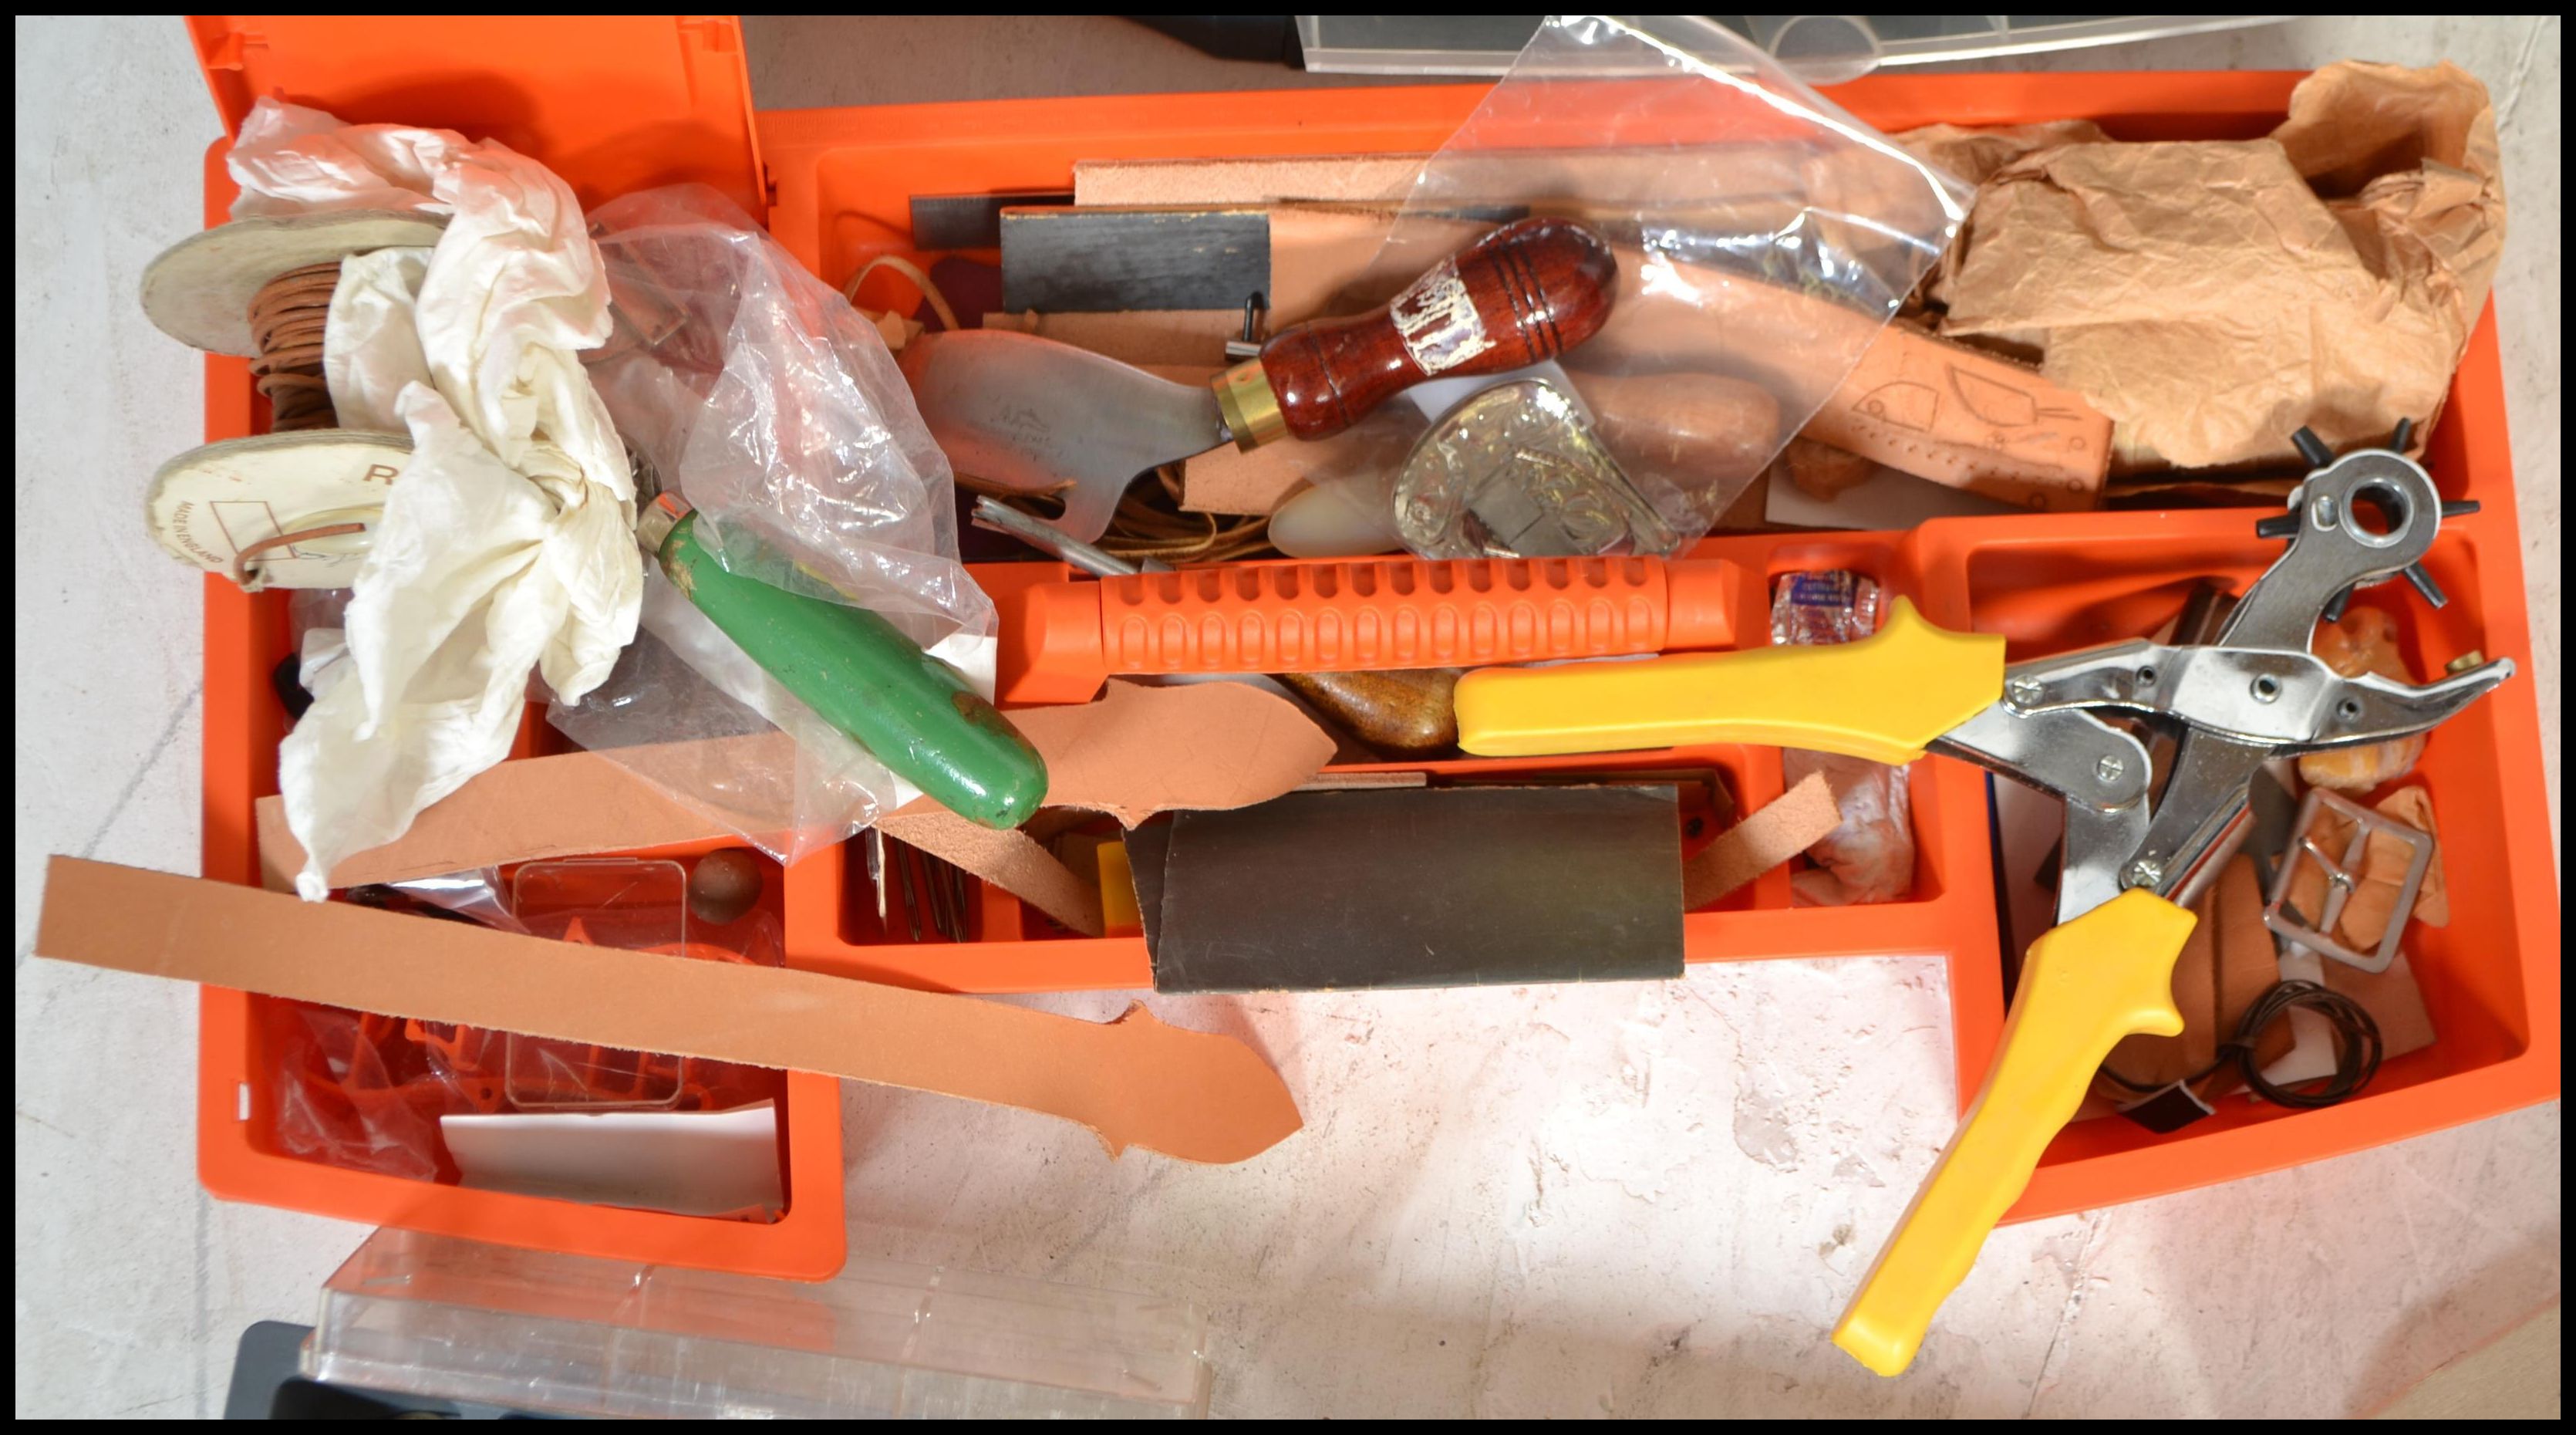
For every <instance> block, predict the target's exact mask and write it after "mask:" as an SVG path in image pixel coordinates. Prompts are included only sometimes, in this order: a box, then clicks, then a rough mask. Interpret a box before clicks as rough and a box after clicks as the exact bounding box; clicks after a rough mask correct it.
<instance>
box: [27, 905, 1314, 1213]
mask: <svg viewBox="0 0 2576 1435" xmlns="http://www.w3.org/2000/svg"><path fill="white" fill-rule="evenodd" d="M35 951H36V955H38V956H42V957H49V958H52V959H54V960H57V961H68V962H80V963H84V964H86V965H89V966H94V967H109V968H113V969H116V970H118V971H128V972H140V973H143V974H144V975H147V976H159V977H171V978H175V979H177V980H180V981H192V982H203V983H205V984H207V985H209V986H221V987H231V988H234V989H236V990H239V991H249V992H259V993H263V994H266V995H269V996H280V997H292V998H295V999H297V1000H300V1001H311V1002H321V1003H324V1004H326V1005H330V1006H341V1007H350V1008H354V1009H356V1010H359V1011H370V1012H381V1013H384V1014H386V1015H389V1016H406V1017H418V1018H421V1019H422V1020H425V1021H445V1022H459V1023H463V1024H466V1025H470V1026H479V1027H488V1028H491V1029H493V1030H498V1031H518V1032H527V1033H530V1034H532V1035H536V1036H550V1037H558V1038H562V1039H564V1040H569V1041H584V1042H597V1043H599V1044H601V1045H603V1046H612V1047H620V1048H625V1049H629V1050H635V1051H667V1052H675V1053H678V1054H680V1055H684V1056H699V1057H707V1058H711V1059H713V1060H717V1061H736V1062H744V1063H748V1064H750V1065H754V1066H766V1067H775V1068H781V1069H786V1070H794V1071H819V1072H823V1073H825V1074H827V1075H832V1076H841V1077H847V1078H849V1079H851V1080H854V1081H871V1082H876V1083H879V1084H882V1085H887V1086H901V1087H907V1088H910V1089H912V1090H915V1091H933V1092H939V1093H941V1094H943V1095H948V1096H962V1097H965V1098H967V1099H968V1100H971V1101H984V1102H990V1103H993V1104H995V1105H999V1106H1014V1107H1019V1108H1021V1109H1023V1110H1028V1111H1038V1112H1044V1113H1046V1114H1048V1115H1051V1116H1061V1117H1064V1118H1065V1119H1067V1120H1070V1121H1078V1122H1080V1123H1082V1124H1083V1125H1085V1126H1088V1127H1090V1128H1091V1129H1092V1130H1093V1131H1095V1132H1097V1133H1099V1136H1100V1139H1101V1142H1102V1143H1103V1144H1104V1145H1106V1146H1107V1147H1108V1148H1109V1150H1110V1151H1111V1152H1112V1153H1116V1152H1118V1151H1121V1150H1123V1149H1125V1148H1126V1147H1129V1146H1142V1147H1145V1148H1147V1149H1148V1150H1153V1151H1160V1152H1162V1153H1164V1154H1165V1155H1169V1156H1178V1157H1181V1158H1183V1159H1184V1160H1190V1161H1208V1162H1228V1161H1241V1160H1245V1159H1247V1158H1249V1157H1252V1156H1255V1155H1258V1154H1260V1153H1261V1152H1263V1151H1265V1150H1268V1149H1269V1148H1270V1147H1272V1146H1274V1145H1276V1144H1278V1143H1279V1142H1280V1141H1282V1140H1284V1139H1285V1138H1286V1137H1287V1136H1288V1135H1289V1134H1290V1133H1291V1132H1293V1131H1295V1130H1296V1129H1297V1127H1298V1124H1299V1122H1298V1116H1297V1107H1296V1103H1295V1102H1294V1101H1293V1100H1292V1099H1291V1098H1290V1097H1289V1094H1288V1088H1287V1086H1286V1085H1285V1084H1284V1083H1282V1082H1281V1081H1280V1079H1279V1074H1278V1073H1277V1072H1275V1071H1272V1070H1271V1069H1270V1067H1269V1066H1268V1065H1266V1064H1265V1063H1264V1062H1263V1061H1262V1059H1261V1058H1260V1057H1259V1056H1258V1055H1257V1054H1255V1053H1254V1052H1253V1050H1252V1048H1250V1047H1248V1046H1246V1045H1244V1044H1243V1043H1242V1042H1240V1041H1237V1040H1236V1039H1234V1038H1233V1037H1229V1036H1219V1035H1212V1034H1208V1033H1204V1032H1194V1031H1184V1030H1181V1029H1179V1028H1177V1027H1169V1026H1165V1025H1163V1024H1162V1023H1161V1022H1159V1021H1156V1020H1155V1019H1154V1017H1153V1014H1152V1013H1150V1012H1148V1011H1146V1010H1145V1009H1144V1008H1143V1007H1141V1006H1137V1007H1130V1008H1129V1009H1128V1011H1127V1014H1126V1015H1125V1016H1123V1017H1121V1018H1119V1019H1118V1020H1117V1021H1115V1022H1109V1023H1096V1022H1087V1021H1077V1020H1075V1019H1073V1018H1070V1017H1061V1016H1056V1015H1053V1014H1051V1013H1047V1012H1040V1011H1032V1010H1029V1009H1028V1008H1025V1007H1017V1006H1010V1005H1006V1004H1003V1003H1000V1002H989V1001H980V1000H977V999H975V998H972V997H961V996H951V995H945V994H941V993H936V992H916V991H907V990H904V989H902V988H899V987H887V986H878V985H876V984H874V983H872V982H860V981H851V980H848V979H846V978H842V977H828V976H823V975H820V974H818V973H814V972H800V971H794V970H791V969H789V968H785V967H760V966H751V965H748V964H744V963H739V962H707V961H697V960H693V959H691V958H687V957H676V956H661V955H657V954H655V953H651V952H629V951H620V950H617V949H615V948H609V947H593V946H584V945H581V944H578V943H571V942H550V941H545V940H543V939H541V938H537V937H522V936H517V935H513V934H511V933H507V932H496V931H491V930H487V929H485V928H482V927H477V926H472V925H469V924H466V923H461V922H432V921H425V920H423V919H421V918H418V917H412V916H405V915H402V914H399V913H394V912H383V911H375V910H372V909H369V908H365V907H358V906H353V905H351V904H349V903H345V902H319V903H307V902H302V901H298V900H296V899H295V898H293V897H291V896H287V895H284V894H281V893H274V892H263V891H259V890H257V889H254V888H250V887H236V886H233V885H232V884H230V883H225V882H210V881H204V880H201V879H198V878H193V877H176V876H171V875H169V874H168V873H162V872H144V871H139V870H137V869H135V868H131V867H118V866H113V865H111V864H109V863H105V862H89V861H84V860H82V859H80V858H76V857H56V858H54V859H52V862H51V863H50V865H49V866H48V868H47V870H46V881H45V898H44V909H43V912H42V914H41V916H40V918H39V919H38V924H37V929H36V944H35Z"/></svg>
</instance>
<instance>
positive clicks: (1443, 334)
mask: <svg viewBox="0 0 2576 1435" xmlns="http://www.w3.org/2000/svg"><path fill="white" fill-rule="evenodd" d="M1618 275H1619V262H1618V259H1617V258H1616V257H1615V256H1614V255H1612V253H1611V252H1610V246H1609V244H1608V243H1607V242H1605V241H1604V240H1603V239H1602V238H1601V236H1599V235H1597V234H1595V233H1593V232H1592V231H1591V230H1588V229H1585V228H1584V227H1583V226H1581V225H1579V224H1575V223H1573V222H1571V221H1569V220H1563V219H1524V220H1521V221H1519V222H1517V223H1514V224H1506V225H1504V226H1503V227H1502V228H1500V229H1497V230H1495V231H1494V232H1493V233H1491V234H1488V235H1486V236H1485V237H1484V238H1482V239H1479V240H1477V241H1476V242H1475V243H1473V244H1471V245H1469V246H1467V247H1466V248H1465V249H1462V250H1460V251H1458V252H1457V253H1456V254H1454V255H1451V256H1450V257H1449V258H1447V259H1443V260H1441V261H1440V262H1439V263H1438V264H1436V265H1433V266H1432V268H1431V269H1430V271H1429V272H1428V273H1425V274H1424V275H1423V276H1422V277H1421V278H1419V279H1416V280H1414V281H1413V283H1412V284H1410V285H1408V286H1406V288H1405V291H1404V292H1403V293H1401V294H1399V295H1397V296H1396V297H1395V299H1394V301H1393V302H1392V303H1389V304H1388V305H1387V306H1386V307H1385V308H1383V309H1379V310H1377V311H1375V312H1373V313H1369V314H1363V315H1361V316H1359V317H1358V318H1354V319H1319V320H1315V321H1313V322H1311V323H1305V324H1300V325H1297V326H1296V327H1295V328H1292V329H1286V330H1282V331H1281V332H1280V333H1278V334H1276V335H1273V336H1272V338H1271V340H1270V342H1269V343H1267V344H1264V345H1262V346H1261V357H1260V358H1258V359H1256V360H1254V361H1252V362H1251V363H1248V364H1242V365H1238V366H1237V367H1236V368H1234V369H1232V370H1229V371H1228V372H1227V373H1226V374H1225V375H1224V376H1223V377H1221V378H1219V379H1218V380H1217V397H1218V402H1219V406H1220V410H1221V412H1222V413H1223V415H1224V417H1225V420H1226V425H1227V427H1228V428H1229V429H1230V430H1231V431H1232V432H1233V434H1234V437H1235V441H1236V442H1237V443H1238V444H1240V445H1241V446H1243V447H1245V448H1251V447H1253V446H1254V445H1256V444H1260V443H1266V442H1268V441H1269V440H1270V439H1273V438H1277V437H1281V436H1283V435H1287V434H1293V435H1295V436H1296V437H1298V438H1304V439H1312V438H1323V437H1326V436H1327V435H1331V434H1337V433H1340V432H1341V431H1342V430H1344V429H1346V428H1349V427H1350V426H1351V425H1353V424H1355V423H1358V422H1359V421H1360V420H1361V419H1362V418H1365V417H1367V415H1368V413H1369V411H1370V410H1371V409H1374V408H1376V407H1377V406H1378V405H1379V404H1381V403H1384V402H1385V401H1386V400H1387V399H1388V398H1389V397H1391V396H1393V395H1394V394H1396V393H1398V392H1399V391H1401V390H1404V389H1407V388H1410V387H1412V386H1413V385H1415V384H1418V383H1421V382H1422V381H1424V380H1426V379H1438V378H1450V377H1458V376H1465V375H1473V374H1499V373H1504V372H1507V371H1509V370H1512V369H1518V368H1522V367H1525V366H1527V365H1530V364H1535V363H1538V362H1540V361H1541V360H1544V359H1551V358H1554V357H1555V356H1557V355H1558V354H1561V353H1563V352H1565V351H1566V350H1568V349H1571V348H1573V347H1574V346H1575V345H1577V344H1580V343H1582V342H1583V341H1584V340H1586V339H1589V338H1591V337H1592V336H1593V335H1594V334H1596V333H1598V332H1600V329H1601V325H1602V324H1603V322H1604V321H1606V320H1607V319H1608V318H1609V317H1610V296H1611V293H1612V290H1613V289H1614V287H1615V286H1616V283H1617V280H1618Z"/></svg>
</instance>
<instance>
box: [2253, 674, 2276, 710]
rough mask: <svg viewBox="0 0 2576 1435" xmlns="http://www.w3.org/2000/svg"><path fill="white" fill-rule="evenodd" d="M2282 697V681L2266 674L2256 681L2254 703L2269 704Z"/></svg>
mask: <svg viewBox="0 0 2576 1435" xmlns="http://www.w3.org/2000/svg"><path fill="white" fill-rule="evenodd" d="M2280 696H2281V680H2280V679H2279V678H2276V677H2274V676H2272V675H2271V674H2270V673H2265V674H2264V675H2263V676H2261V677H2259V678H2256V679H2255V680H2254V701H2256V702H2258V703H2268V702H2272V701H2274V700H2275V699H2277V698H2279V697H2280Z"/></svg>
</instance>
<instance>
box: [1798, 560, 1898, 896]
mask: <svg viewBox="0 0 2576 1435" xmlns="http://www.w3.org/2000/svg"><path fill="white" fill-rule="evenodd" d="M1884 600H1885V594H1884V592H1883V591H1882V590H1881V589H1880V588H1879V586H1878V584H1876V583H1875V582H1872V581H1871V580H1870V579H1868V578H1865V577H1862V576H1861V575H1860V574H1858V573H1854V572H1851V571H1849V570H1847V569H1839V568H1835V569H1827V570H1824V571H1821V572H1815V573H1784V574H1782V575H1781V576H1780V578H1779V581H1778V583H1777V585H1776V586H1775V587H1774V589H1773V591H1772V596H1771V641H1772V642H1773V643H1774V644H1777V645H1780V646H1784V647H1785V646H1789V645H1792V644H1801V643H1856V642H1858V641H1860V640H1861V639H1863V638H1866V637H1868V636H1869V635H1870V634H1872V633H1875V632H1877V631H1878V625H1879V623H1880V622H1881V621H1882V620H1883V619H1884V618H1885V616H1886V614H1885V607H1884ZM1810 774H1822V775H1823V777H1824V779H1825V784H1826V786H1828V787H1831V788H1832V789H1833V792H1834V805H1835V806H1836V807H1838V808H1839V809H1841V812H1842V817H1843V820H1842V825H1841V826H1839V827H1836V828H1835V829H1834V830H1833V831H1831V832H1829V833H1827V834H1825V836H1824V838H1823V839H1822V840H1820V841H1818V842H1817V843H1816V844H1815V845H1814V846H1812V847H1810V848H1808V849H1807V858H1808V860H1809V861H1811V862H1813V863H1815V864H1816V865H1815V866H1813V867H1811V868H1808V869H1806V870H1804V871H1800V872H1797V873H1795V874H1793V875H1792V876H1791V877H1790V879H1789V884H1790V889H1791V892H1792V894H1793V896H1794V898H1795V901H1796V903H1797V905H1799V906H1802V907H1842V906H1850V905H1854V904H1860V903H1871V902H1897V901H1902V900H1904V898H1905V896H1906V894H1907V893H1909V892H1911V891H1912V890H1913V888H1914V803H1913V790H1912V788H1911V787H1910V786H1909V785H1908V778H1907V769H1905V768H1902V767H1891V766H1889V765H1888V764H1886V763H1883V762H1872V761H1870V760H1869V759H1867V758H1861V757H1844V756H1841V755H1839V754H1835V753H1829V752H1809V751H1807V750H1806V749H1804V748H1795V747H1788V748H1782V749H1781V750H1780V778H1781V781H1783V782H1785V783H1788V784H1789V785H1791V786H1795V785H1796V784H1798V783H1799V782H1801V781H1803V780H1805V779H1806V778H1807V776H1808V775H1810Z"/></svg>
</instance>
